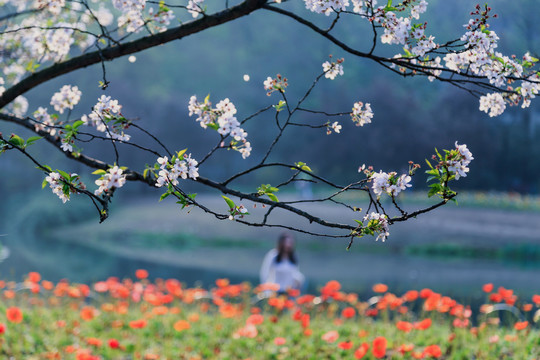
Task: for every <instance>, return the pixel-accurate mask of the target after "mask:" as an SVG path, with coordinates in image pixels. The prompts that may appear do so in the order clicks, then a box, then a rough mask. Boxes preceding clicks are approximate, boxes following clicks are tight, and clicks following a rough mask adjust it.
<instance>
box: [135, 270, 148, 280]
mask: <svg viewBox="0 0 540 360" xmlns="http://www.w3.org/2000/svg"><path fill="white" fill-rule="evenodd" d="M135 277H136V278H137V279H141V280H142V279H146V278H147V277H148V271H146V270H144V269H138V270H136V271H135Z"/></svg>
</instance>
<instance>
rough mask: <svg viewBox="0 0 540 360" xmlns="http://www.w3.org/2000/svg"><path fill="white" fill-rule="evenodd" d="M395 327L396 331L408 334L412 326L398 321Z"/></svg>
mask: <svg viewBox="0 0 540 360" xmlns="http://www.w3.org/2000/svg"><path fill="white" fill-rule="evenodd" d="M396 327H397V329H398V330H400V331H403V332H405V333H408V332H410V331H411V330H412V329H413V324H411V323H410V322H407V321H398V322H397V323H396Z"/></svg>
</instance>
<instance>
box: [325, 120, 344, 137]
mask: <svg viewBox="0 0 540 360" xmlns="http://www.w3.org/2000/svg"><path fill="white" fill-rule="evenodd" d="M341 128H342V126H341V125H339V122H337V121H334V122H333V123H332V124H330V122H328V124H327V125H326V135H330V134H331V133H332V130H334V132H335V133H336V134H339V132H340V131H341Z"/></svg>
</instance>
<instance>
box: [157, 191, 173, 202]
mask: <svg viewBox="0 0 540 360" xmlns="http://www.w3.org/2000/svg"><path fill="white" fill-rule="evenodd" d="M169 195H171V193H170V192H166V193H164V194H162V195H161V197H160V198H159V201H161V200H163V199H165V198H166V197H167V196H169Z"/></svg>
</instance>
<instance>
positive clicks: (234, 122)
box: [188, 95, 251, 159]
mask: <svg viewBox="0 0 540 360" xmlns="http://www.w3.org/2000/svg"><path fill="white" fill-rule="evenodd" d="M188 110H189V116H193V115H197V119H196V121H198V122H199V124H200V125H201V127H202V128H204V129H206V128H208V127H210V128H212V129H215V130H216V131H217V132H218V133H219V134H220V135H221V136H222V137H227V136H231V137H232V138H233V140H232V141H231V144H230V146H231V148H232V149H233V150H236V151H238V152H240V154H242V158H244V159H245V158H247V157H248V156H249V155H250V154H251V144H250V143H249V142H248V141H247V135H248V134H247V132H246V131H245V130H244V129H243V128H242V127H241V124H240V122H239V121H238V119H237V118H236V117H235V116H234V115H235V114H236V107H235V106H234V104H233V103H232V102H231V101H230V100H229V99H228V98H226V99H224V100H221V101H220V102H219V103H217V105H216V107H215V108H213V107H212V103H211V102H210V99H209V97H208V96H207V97H206V98H205V99H204V102H202V103H201V102H199V101H198V100H197V96H195V95H193V96H192V97H191V98H190V99H189V104H188Z"/></svg>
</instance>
